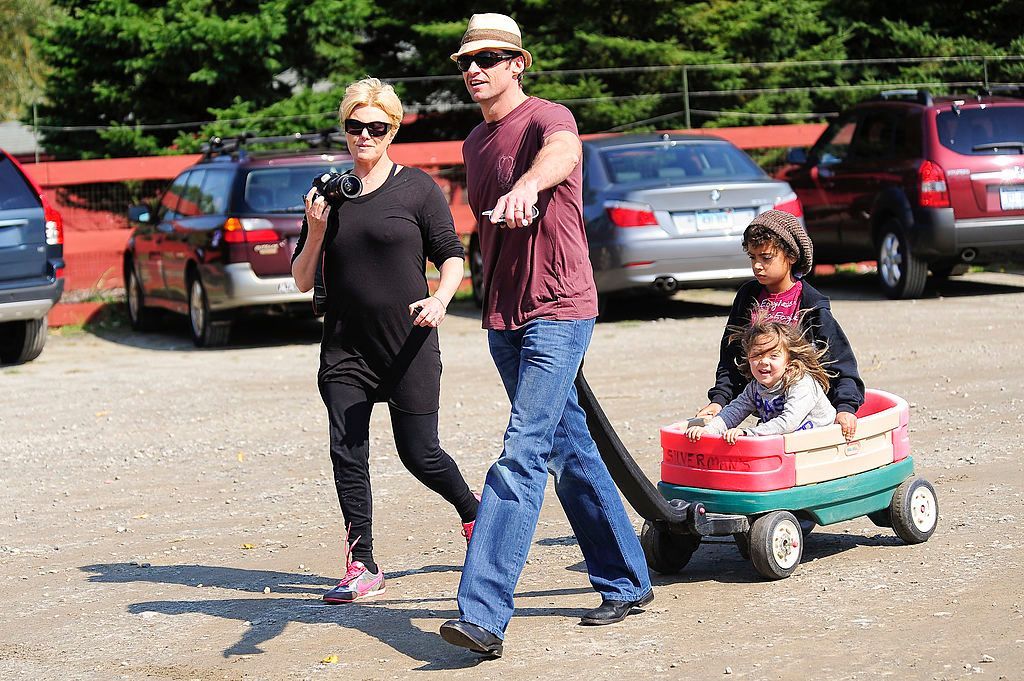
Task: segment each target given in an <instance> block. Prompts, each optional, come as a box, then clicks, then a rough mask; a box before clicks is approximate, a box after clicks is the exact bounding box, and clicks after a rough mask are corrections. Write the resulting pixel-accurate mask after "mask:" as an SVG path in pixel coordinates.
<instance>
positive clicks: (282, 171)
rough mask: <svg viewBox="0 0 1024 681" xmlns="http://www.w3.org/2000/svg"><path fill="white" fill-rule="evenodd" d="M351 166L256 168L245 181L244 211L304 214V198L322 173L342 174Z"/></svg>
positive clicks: (243, 194)
mask: <svg viewBox="0 0 1024 681" xmlns="http://www.w3.org/2000/svg"><path fill="white" fill-rule="evenodd" d="M351 167H352V164H351V163H349V164H344V165H343V164H334V165H331V164H325V165H315V166H289V167H285V168H253V169H252V170H250V171H249V174H248V175H247V176H246V178H245V188H244V191H243V192H242V203H243V210H246V211H248V212H251V213H301V212H302V210H303V204H302V197H303V196H305V195H306V192H308V191H309V188H310V187H312V186H313V178H314V177H316V176H317V175H322V174H323V173H328V172H330V173H343V172H345V171H346V170H348V169H349V168H351Z"/></svg>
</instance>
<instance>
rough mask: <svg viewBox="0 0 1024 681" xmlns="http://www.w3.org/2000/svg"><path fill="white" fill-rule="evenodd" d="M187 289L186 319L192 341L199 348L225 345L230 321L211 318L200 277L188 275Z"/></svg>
mask: <svg viewBox="0 0 1024 681" xmlns="http://www.w3.org/2000/svg"><path fill="white" fill-rule="evenodd" d="M188 291H189V293H188V321H189V330H190V331H191V332H192V342H193V343H195V344H196V347H199V348H216V347H220V346H222V345H226V344H227V342H228V337H229V336H230V335H231V322H230V321H224V320H215V319H214V318H213V315H212V314H211V313H210V303H209V299H208V298H207V296H206V287H205V286H203V281H202V279H200V278H199V277H198V276H192V277H190V279H189V286H188Z"/></svg>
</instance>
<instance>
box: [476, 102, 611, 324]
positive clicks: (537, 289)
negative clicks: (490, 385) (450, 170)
mask: <svg viewBox="0 0 1024 681" xmlns="http://www.w3.org/2000/svg"><path fill="white" fill-rule="evenodd" d="M560 130H568V131H569V132H571V133H573V134H574V135H575V134H578V133H577V129H576V120H575V119H574V118H573V117H572V114H571V113H570V112H569V110H568V109H566V108H565V107H564V106H562V105H561V104H555V103H554V102H549V101H546V100H543V99H538V98H536V97H531V98H529V99H527V100H526V101H525V102H523V103H522V104H520V105H519V106H517V107H516V108H515V109H513V110H512V111H511V112H510V113H509V114H508V115H507V116H505V117H504V118H502V119H501V120H499V121H496V122H494V123H487V122H484V123H481V124H480V125H478V126H476V128H474V129H473V132H471V133H470V134H469V137H467V138H466V142H465V143H464V144H463V146H462V156H463V159H464V160H465V163H466V185H467V189H468V192H469V205H470V207H471V208H472V209H473V213H474V214H475V215H476V216H477V229H478V230H479V234H480V250H481V252H482V255H483V261H484V262H483V277H484V309H483V327H484V328H485V329H495V330H499V331H501V330H511V329H518V328H520V327H522V326H523V325H525V324H526V323H527V322H530V321H532V320H534V319H591V318H593V317H596V316H597V288H596V287H595V286H594V272H593V270H592V269H591V267H590V257H589V255H588V248H587V235H586V231H585V230H584V226H583V194H582V185H583V168H582V162H581V163H580V164H578V165H577V166H576V168H575V169H574V170H573V171H572V173H571V174H570V175H569V177H567V178H566V179H565V180H564V181H563V182H562V183H561V184H558V185H556V186H555V187H552V188H551V189H547V190H545V191H542V192H540V196H539V197H538V199H537V209H538V210H539V211H540V216H539V218H538V219H537V220H535V221H534V223H533V224H532V225H530V226H529V227H520V228H518V229H510V228H508V227H499V226H498V225H493V224H491V221H490V220H489V219H487V218H486V217H482V216H481V215H480V214H481V213H482V212H483V211H485V210H490V209H492V208H494V204H495V203H496V202H497V201H498V199H499V198H500V197H501V196H503V195H504V194H507V193H508V192H509V191H510V190H511V189H512V185H514V184H515V183H516V181H517V180H519V178H520V177H521V176H522V175H523V174H524V173H525V172H526V171H527V170H529V168H530V166H531V165H532V164H533V160H534V157H536V155H537V152H538V151H540V148H541V146H542V145H543V144H544V138H546V137H547V136H549V135H551V134H552V133H555V132H558V131H560Z"/></svg>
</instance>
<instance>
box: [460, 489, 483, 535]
mask: <svg viewBox="0 0 1024 681" xmlns="http://www.w3.org/2000/svg"><path fill="white" fill-rule="evenodd" d="M473 496H474V497H476V500H477V502H479V501H480V495H479V494H477V493H476V492H473ZM474 525H476V521H475V520H471V521H470V522H468V523H462V536H463V537H465V538H466V545H467V546H468V545H469V540H470V539H471V538H472V537H473V526H474Z"/></svg>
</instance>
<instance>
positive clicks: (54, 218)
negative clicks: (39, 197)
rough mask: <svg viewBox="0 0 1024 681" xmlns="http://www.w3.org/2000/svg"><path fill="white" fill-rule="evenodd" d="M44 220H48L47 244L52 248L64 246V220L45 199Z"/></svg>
mask: <svg viewBox="0 0 1024 681" xmlns="http://www.w3.org/2000/svg"><path fill="white" fill-rule="evenodd" d="M43 219H45V220H46V243H47V244H48V245H50V246H58V245H60V244H63V243H64V219H63V218H62V217H61V216H60V213H58V212H57V209H56V208H54V207H53V206H51V205H50V203H49V201H47V200H46V199H43Z"/></svg>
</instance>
